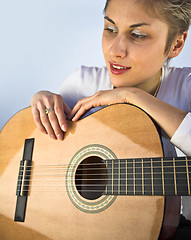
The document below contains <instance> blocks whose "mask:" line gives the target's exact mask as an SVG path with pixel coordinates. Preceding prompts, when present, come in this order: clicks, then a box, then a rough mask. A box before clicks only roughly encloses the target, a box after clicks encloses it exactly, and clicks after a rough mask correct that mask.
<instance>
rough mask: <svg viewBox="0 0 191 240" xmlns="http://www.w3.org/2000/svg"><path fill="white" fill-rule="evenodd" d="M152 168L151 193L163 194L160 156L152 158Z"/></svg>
mask: <svg viewBox="0 0 191 240" xmlns="http://www.w3.org/2000/svg"><path fill="white" fill-rule="evenodd" d="M151 164H152V166H153V167H152V169H153V185H154V186H153V194H154V195H160V196H161V195H164V194H163V192H164V188H163V186H164V185H163V177H162V175H163V174H162V161H161V158H153V159H152V163H151Z"/></svg>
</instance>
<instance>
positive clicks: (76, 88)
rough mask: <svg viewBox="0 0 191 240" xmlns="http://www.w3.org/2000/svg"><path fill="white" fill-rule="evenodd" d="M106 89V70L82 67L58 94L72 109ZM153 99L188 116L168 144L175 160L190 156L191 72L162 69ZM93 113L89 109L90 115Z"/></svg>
mask: <svg viewBox="0 0 191 240" xmlns="http://www.w3.org/2000/svg"><path fill="white" fill-rule="evenodd" d="M109 89H113V85H112V84H111V82H110V77H109V73H108V70H107V68H106V67H102V68H98V67H85V66H82V67H81V68H80V69H78V70H76V71H74V72H73V73H72V74H71V75H70V76H69V77H68V78H66V79H65V80H64V81H63V83H62V84H61V86H60V88H59V90H58V92H59V94H61V95H62V96H63V98H64V101H65V102H66V103H67V104H68V105H69V107H70V108H73V107H74V105H75V104H76V103H77V101H78V100H79V99H81V98H84V97H88V96H91V95H93V94H95V93H96V92H97V91H99V90H109ZM156 97H157V98H159V99H161V100H162V101H164V102H166V103H169V104H171V105H173V106H175V107H177V108H179V109H182V110H184V111H186V112H188V114H187V115H186V117H185V119H184V120H183V122H182V123H181V125H180V126H179V128H178V129H177V131H176V132H175V134H174V135H173V137H172V138H171V140H170V141H171V142H172V143H173V144H174V145H175V146H176V147H177V148H176V151H177V155H178V156H182V155H184V153H185V154H186V155H187V156H191V68H175V67H168V66H164V67H163V68H162V78H161V85H160V89H159V91H158V94H157V96H156ZM96 110H97V109H91V110H90V111H89V114H91V113H93V112H94V111H96ZM180 150H181V151H180ZM183 152H184V153H183ZM182 199H183V206H184V208H183V213H184V215H185V216H186V217H187V218H188V219H190V220H191V199H190V197H183V198H182ZM188 200H189V201H188Z"/></svg>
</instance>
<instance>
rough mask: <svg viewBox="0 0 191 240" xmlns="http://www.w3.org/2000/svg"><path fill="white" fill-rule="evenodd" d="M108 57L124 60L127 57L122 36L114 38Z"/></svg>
mask: <svg viewBox="0 0 191 240" xmlns="http://www.w3.org/2000/svg"><path fill="white" fill-rule="evenodd" d="M110 55H111V56H112V57H116V58H122V59H124V58H125V57H126V56H127V45H126V41H125V38H124V37H123V36H118V37H116V38H115V40H114V42H113V44H112V45H111V48H110Z"/></svg>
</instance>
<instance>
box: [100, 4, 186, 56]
mask: <svg viewBox="0 0 191 240" xmlns="http://www.w3.org/2000/svg"><path fill="white" fill-rule="evenodd" d="M111 1H112V0H107V1H106V4H105V8H104V13H105V12H106V10H107V7H108V4H109V2H111ZM137 3H139V4H142V5H143V6H144V8H145V10H146V11H147V12H148V14H149V15H151V16H154V17H156V18H159V19H160V20H161V21H164V22H166V23H167V24H168V26H169V32H168V37H167V42H166V47H165V54H168V52H169V51H170V48H171V45H172V43H173V41H174V39H175V37H176V36H177V35H180V34H183V33H184V32H185V31H188V29H189V26H190V23H191V0H137Z"/></svg>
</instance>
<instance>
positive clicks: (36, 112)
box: [32, 106, 48, 134]
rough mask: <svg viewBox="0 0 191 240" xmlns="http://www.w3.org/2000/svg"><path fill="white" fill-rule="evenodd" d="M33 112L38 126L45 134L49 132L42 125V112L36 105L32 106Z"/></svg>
mask: <svg viewBox="0 0 191 240" xmlns="http://www.w3.org/2000/svg"><path fill="white" fill-rule="evenodd" d="M32 114H33V118H34V122H35V124H36V126H37V127H38V128H39V129H40V131H41V132H42V133H44V134H48V133H47V131H46V129H45V127H44V126H43V125H42V122H41V119H40V113H39V111H38V109H37V108H36V106H32Z"/></svg>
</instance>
